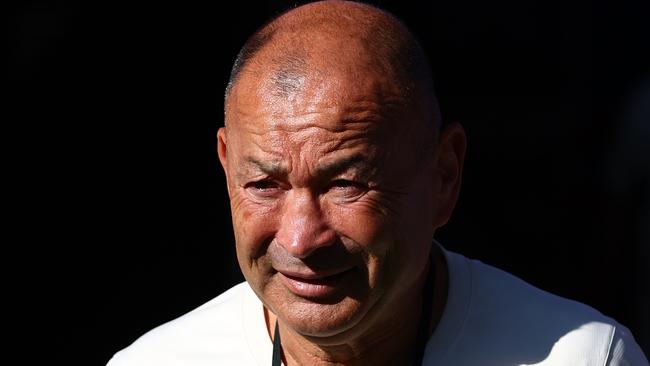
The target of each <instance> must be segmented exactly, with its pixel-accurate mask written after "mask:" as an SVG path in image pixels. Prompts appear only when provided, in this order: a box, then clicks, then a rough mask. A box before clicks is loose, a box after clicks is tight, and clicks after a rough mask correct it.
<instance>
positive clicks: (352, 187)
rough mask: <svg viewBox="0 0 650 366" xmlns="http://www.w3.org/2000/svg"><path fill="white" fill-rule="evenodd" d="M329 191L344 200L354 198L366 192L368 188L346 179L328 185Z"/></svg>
mask: <svg viewBox="0 0 650 366" xmlns="http://www.w3.org/2000/svg"><path fill="white" fill-rule="evenodd" d="M329 189H330V191H333V192H334V193H336V194H339V195H341V196H343V197H345V198H356V197H358V196H360V195H362V194H363V193H365V192H366V191H367V190H368V187H367V186H366V185H365V184H363V183H360V182H355V181H351V180H347V179H336V180H334V181H332V182H331V183H330V188H329Z"/></svg>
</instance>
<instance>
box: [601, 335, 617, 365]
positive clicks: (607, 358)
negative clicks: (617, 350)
mask: <svg viewBox="0 0 650 366" xmlns="http://www.w3.org/2000/svg"><path fill="white" fill-rule="evenodd" d="M612 328H613V329H612V334H611V335H610V336H609V345H608V346H607V354H606V355H605V362H604V363H603V366H607V365H608V364H609V363H610V362H609V361H611V360H610V358H609V356H610V355H612V345H613V344H614V336H615V335H616V326H615V325H612Z"/></svg>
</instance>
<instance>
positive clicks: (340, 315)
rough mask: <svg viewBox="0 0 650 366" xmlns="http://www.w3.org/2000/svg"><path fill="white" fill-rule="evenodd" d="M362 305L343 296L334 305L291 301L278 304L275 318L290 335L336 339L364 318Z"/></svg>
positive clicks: (298, 300)
mask: <svg viewBox="0 0 650 366" xmlns="http://www.w3.org/2000/svg"><path fill="white" fill-rule="evenodd" d="M366 312H367V309H366V307H364V304H363V303H361V302H359V301H357V300H356V299H353V298H349V297H346V298H344V299H342V300H341V301H339V302H336V303H318V302H312V301H308V300H304V299H293V300H290V301H285V302H283V303H281V304H280V306H279V308H278V309H277V312H276V315H278V317H279V318H280V320H281V321H282V322H283V323H285V324H286V325H287V326H288V327H290V328H291V329H292V330H293V331H294V332H296V333H299V334H301V335H303V336H306V337H315V338H332V337H335V338H338V337H340V336H344V335H345V334H347V333H349V332H350V330H351V329H353V328H355V326H357V325H358V323H359V322H360V321H361V320H362V319H363V318H364V316H365V314H366Z"/></svg>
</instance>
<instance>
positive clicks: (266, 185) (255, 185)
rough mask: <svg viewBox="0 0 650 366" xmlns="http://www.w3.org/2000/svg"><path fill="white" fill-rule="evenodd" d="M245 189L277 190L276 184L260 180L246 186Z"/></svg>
mask: <svg viewBox="0 0 650 366" xmlns="http://www.w3.org/2000/svg"><path fill="white" fill-rule="evenodd" d="M246 186H247V187H252V188H255V189H258V190H261V191H263V190H268V189H274V188H278V184H277V183H275V182H273V181H270V180H262V181H259V182H252V183H249V184H247V185H246Z"/></svg>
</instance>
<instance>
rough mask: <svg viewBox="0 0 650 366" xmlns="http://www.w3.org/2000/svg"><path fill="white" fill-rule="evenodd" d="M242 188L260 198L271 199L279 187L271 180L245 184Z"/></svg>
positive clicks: (278, 190)
mask: <svg viewBox="0 0 650 366" xmlns="http://www.w3.org/2000/svg"><path fill="white" fill-rule="evenodd" d="M244 188H245V189H246V190H248V191H249V192H251V193H252V194H254V195H256V196H260V197H271V196H274V195H276V194H277V193H279V192H280V190H281V187H280V185H279V184H278V183H277V182H275V181H273V180H260V181H256V182H250V183H247V184H246V185H245V186H244Z"/></svg>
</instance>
